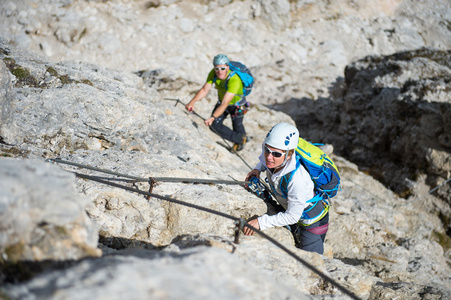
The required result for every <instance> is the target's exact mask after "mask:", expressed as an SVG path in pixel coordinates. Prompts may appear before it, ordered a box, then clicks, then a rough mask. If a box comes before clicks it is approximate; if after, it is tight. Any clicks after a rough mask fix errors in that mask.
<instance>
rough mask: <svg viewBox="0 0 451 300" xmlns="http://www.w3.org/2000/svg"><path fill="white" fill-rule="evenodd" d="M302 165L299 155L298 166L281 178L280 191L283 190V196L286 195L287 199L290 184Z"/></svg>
mask: <svg viewBox="0 0 451 300" xmlns="http://www.w3.org/2000/svg"><path fill="white" fill-rule="evenodd" d="M300 166H301V162H300V160H299V159H298V157H296V168H294V170H293V171H291V172H290V173H287V174H285V175H283V176H282V178H281V179H280V184H279V188H280V191H281V192H282V197H284V198H285V199H286V198H287V197H288V184H289V183H290V181H291V179H292V177H293V174H294V173H295V172H296V171H297V170H298V169H299V167H300Z"/></svg>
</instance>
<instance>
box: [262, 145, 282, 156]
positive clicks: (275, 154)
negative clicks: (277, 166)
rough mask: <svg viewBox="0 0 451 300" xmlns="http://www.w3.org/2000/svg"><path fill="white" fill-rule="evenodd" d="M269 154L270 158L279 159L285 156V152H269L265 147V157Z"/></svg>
mask: <svg viewBox="0 0 451 300" xmlns="http://www.w3.org/2000/svg"><path fill="white" fill-rule="evenodd" d="M269 154H271V155H272V156H274V157H276V158H279V157H282V156H284V155H285V152H278V151H271V150H270V149H268V147H266V146H265V155H269Z"/></svg>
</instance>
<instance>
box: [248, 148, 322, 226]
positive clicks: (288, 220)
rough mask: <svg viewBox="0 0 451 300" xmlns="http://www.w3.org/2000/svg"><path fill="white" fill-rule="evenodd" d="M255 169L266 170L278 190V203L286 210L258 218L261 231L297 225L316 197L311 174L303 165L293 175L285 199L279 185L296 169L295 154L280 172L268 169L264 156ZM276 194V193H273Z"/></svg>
mask: <svg viewBox="0 0 451 300" xmlns="http://www.w3.org/2000/svg"><path fill="white" fill-rule="evenodd" d="M254 169H257V170H260V171H264V170H265V169H266V177H267V178H268V181H269V183H270V184H271V185H272V187H273V188H275V189H276V191H275V193H274V194H275V195H274V196H275V197H276V199H277V201H278V202H279V203H280V204H281V205H282V206H283V207H284V208H285V212H280V213H278V214H276V215H272V216H269V215H267V214H264V215H262V216H260V217H259V218H258V223H259V225H260V229H261V230H264V229H266V228H271V227H276V226H285V225H291V224H295V223H297V222H298V221H299V219H300V218H301V216H302V212H303V211H304V209H305V208H306V207H307V206H308V203H307V201H308V200H310V199H312V198H313V197H314V192H313V189H314V185H313V181H312V179H311V178H310V174H309V173H308V172H307V171H306V170H305V168H304V167H303V166H302V165H301V166H300V167H299V169H297V171H296V172H295V173H294V174H293V177H292V179H291V181H290V183H289V184H288V186H287V190H288V193H287V194H288V197H287V198H283V197H282V193H281V191H280V187H279V183H280V179H281V178H282V176H283V175H285V174H287V173H289V172H291V171H293V170H294V169H296V158H295V154H293V155H292V156H291V158H290V159H289V160H288V161H287V163H286V164H285V166H284V167H283V168H282V170H280V171H279V172H277V173H275V174H273V173H271V171H270V170H269V169H268V168H266V162H265V157H264V154H263V152H262V154H261V155H260V157H259V162H258V163H257V165H256V166H255V168H254ZM273 192H274V191H273Z"/></svg>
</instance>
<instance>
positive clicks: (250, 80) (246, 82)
mask: <svg viewBox="0 0 451 300" xmlns="http://www.w3.org/2000/svg"><path fill="white" fill-rule="evenodd" d="M229 68H230V71H231V72H230V74H229V76H227V79H226V84H225V88H226V90H227V83H228V82H229V79H230V77H232V76H233V75H235V74H237V75H238V77H240V79H241V82H242V83H243V97H242V98H244V97H246V96H247V95H249V94H250V93H251V92H252V88H253V87H254V76H252V73H251V71H250V70H249V69H248V68H247V67H246V66H245V65H244V64H242V63H240V62H239V61H230V62H229ZM213 82H216V75H215V77H214V78H213Z"/></svg>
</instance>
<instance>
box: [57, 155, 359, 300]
mask: <svg viewBox="0 0 451 300" xmlns="http://www.w3.org/2000/svg"><path fill="white" fill-rule="evenodd" d="M48 161H53V162H56V161H55V160H48ZM70 172H72V171H70ZM72 173H74V174H75V175H76V176H77V177H79V178H83V179H87V180H92V181H96V182H99V183H103V184H106V185H109V186H113V187H117V188H120V189H123V190H127V191H130V192H134V193H138V194H141V195H145V196H146V197H147V199H150V198H151V197H152V198H156V199H160V200H165V201H168V202H172V203H176V204H180V205H184V206H187V207H190V208H194V209H197V210H201V211H205V212H208V213H211V214H215V215H218V216H221V217H224V218H227V219H230V220H233V221H234V223H235V226H236V228H235V241H234V242H235V243H237V244H239V234H240V231H241V230H242V229H243V228H244V227H248V228H250V229H252V230H253V231H255V232H256V233H258V234H259V235H261V236H262V237H263V238H265V239H267V240H268V241H270V242H271V243H273V244H274V245H276V246H277V247H279V248H280V249H282V250H283V251H285V252H286V253H287V254H288V255H290V256H291V257H293V258H294V259H295V260H297V261H298V262H300V263H301V264H303V265H304V266H306V267H307V268H308V269H310V270H311V271H312V272H314V273H316V274H317V275H318V276H320V277H321V278H322V279H324V280H325V281H327V282H329V283H330V284H332V285H334V286H335V287H337V288H338V289H339V290H340V291H341V292H343V293H344V294H346V295H348V296H349V297H350V298H351V299H356V300H360V298H358V297H357V296H356V295H355V294H353V293H352V292H351V291H349V290H348V289H347V288H345V287H344V286H342V285H341V284H339V283H338V282H337V281H335V280H334V279H332V278H330V277H329V276H327V275H326V274H324V273H322V272H321V271H319V270H318V269H316V268H315V267H314V266H313V265H311V264H309V263H308V262H307V261H305V260H304V259H302V258H301V257H299V256H298V255H296V254H295V253H294V252H292V251H291V250H289V249H288V248H286V247H285V246H283V245H282V244H280V243H279V242H277V241H276V240H274V239H273V238H271V237H270V236H268V235H266V234H264V233H263V232H262V231H261V230H259V229H257V228H255V227H253V226H251V225H249V223H247V221H246V220H244V219H243V218H237V217H234V216H232V215H229V214H226V213H223V212H220V211H216V210H213V209H210V208H206V207H202V206H199V205H196V204H192V203H188V202H184V201H180V200H177V199H174V198H170V197H166V196H161V195H158V194H154V193H150V192H144V191H141V190H137V189H135V188H132V187H128V186H124V185H121V184H118V183H114V182H109V181H106V180H103V179H100V178H98V177H95V176H89V175H84V174H80V173H77V172H72ZM127 177H129V178H130V177H132V176H127Z"/></svg>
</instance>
